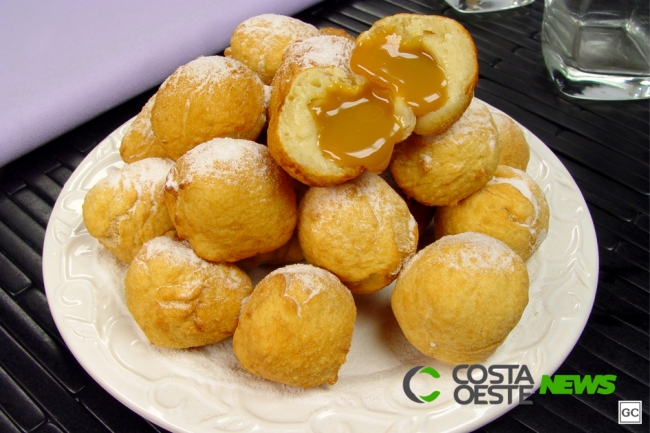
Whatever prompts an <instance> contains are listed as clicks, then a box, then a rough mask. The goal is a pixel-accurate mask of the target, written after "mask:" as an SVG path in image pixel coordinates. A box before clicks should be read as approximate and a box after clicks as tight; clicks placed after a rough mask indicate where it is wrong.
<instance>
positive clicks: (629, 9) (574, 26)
mask: <svg viewBox="0 0 650 433" xmlns="http://www.w3.org/2000/svg"><path fill="white" fill-rule="evenodd" d="M649 4H650V1H648V0H546V3H545V5H546V7H545V10H544V21H543V24H542V52H543V54H544V61H545V63H546V67H547V68H548V70H549V72H550V74H551V78H552V79H553V81H554V82H555V83H556V84H557V86H558V87H559V88H560V90H561V91H562V92H563V93H565V94H567V95H569V96H573V97H577V98H583V99H601V100H624V99H642V98H650V38H649V31H648V28H649V25H648V23H649V22H650V17H649Z"/></svg>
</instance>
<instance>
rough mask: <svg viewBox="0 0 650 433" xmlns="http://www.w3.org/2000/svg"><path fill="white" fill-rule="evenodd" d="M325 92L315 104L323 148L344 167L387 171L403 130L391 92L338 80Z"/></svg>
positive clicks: (314, 109) (321, 146)
mask: <svg viewBox="0 0 650 433" xmlns="http://www.w3.org/2000/svg"><path fill="white" fill-rule="evenodd" d="M326 95H327V96H326V97H325V98H324V100H322V101H320V102H319V103H318V105H314V106H313V107H312V113H313V114H314V118H315V119H316V122H317V124H318V129H319V134H318V145H319V147H320V150H321V152H323V153H324V154H326V155H327V156H328V157H330V158H331V159H333V160H334V161H336V162H337V163H338V164H340V165H342V166H344V167H350V166H359V165H363V166H364V167H366V169H367V170H368V171H370V172H371V173H381V172H382V171H384V170H385V169H386V167H387V166H388V163H389V162H390V157H391V154H392V152H393V146H394V144H395V142H396V141H397V139H398V136H399V135H400V134H401V131H402V122H401V121H400V119H399V118H398V117H397V116H395V115H394V114H393V98H392V95H391V94H390V92H389V91H387V90H386V89H382V88H373V87H371V86H368V85H365V86H356V85H343V84H340V83H339V84H336V85H334V86H332V87H330V88H329V89H328V91H327V94H326Z"/></svg>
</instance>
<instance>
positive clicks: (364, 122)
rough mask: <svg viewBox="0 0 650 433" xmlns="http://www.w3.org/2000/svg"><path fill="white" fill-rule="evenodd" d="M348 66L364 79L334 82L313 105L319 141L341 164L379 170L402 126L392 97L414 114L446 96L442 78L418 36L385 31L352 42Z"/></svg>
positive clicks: (438, 103) (437, 104)
mask: <svg viewBox="0 0 650 433" xmlns="http://www.w3.org/2000/svg"><path fill="white" fill-rule="evenodd" d="M350 69H351V70H352V71H353V72H355V73H357V74H359V75H362V76H364V77H366V78H367V79H368V82H367V83H366V84H364V85H357V86H355V85H343V84H337V85H335V86H333V87H331V88H328V89H327V93H326V96H325V98H323V99H322V100H319V101H317V102H315V103H314V104H312V106H311V109H312V113H313V115H314V119H315V120H316V124H317V126H318V131H319V135H318V145H319V147H320V149H321V151H322V152H323V153H324V154H326V155H327V156H328V157H330V158H331V159H333V160H334V161H336V162H337V163H338V164H339V165H341V166H344V167H350V166H364V167H365V168H366V169H367V170H368V171H370V172H371V173H381V172H382V171H384V170H385V169H386V167H387V166H388V164H389V162H390V158H391V154H392V152H393V147H394V145H395V143H396V142H397V140H398V139H399V138H400V137H401V134H402V130H403V126H404V125H403V124H402V122H401V119H400V118H398V116H395V115H394V114H393V112H394V104H393V98H394V97H395V96H397V97H401V98H403V99H404V100H405V101H406V103H407V104H408V105H409V106H410V107H411V109H412V110H413V113H414V114H415V115H416V116H421V115H423V114H426V113H429V112H431V111H434V110H437V109H438V108H440V107H442V106H443V105H444V104H445V102H446V101H447V98H448V96H447V77H446V75H445V72H444V70H443V69H442V68H441V67H440V65H438V63H437V62H436V61H435V59H434V58H433V57H432V56H431V55H430V54H429V53H427V52H426V51H425V50H424V49H423V47H422V40H421V38H419V37H415V38H410V39H406V40H402V38H401V37H400V36H399V35H397V34H394V33H392V32H390V30H388V31H387V30H386V29H382V30H380V31H378V32H376V33H375V34H374V35H373V37H372V38H370V39H364V40H362V41H358V42H357V45H356V47H355V49H354V51H353V52H352V58H351V61H350Z"/></svg>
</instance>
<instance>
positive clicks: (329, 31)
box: [320, 27, 356, 42]
mask: <svg viewBox="0 0 650 433" xmlns="http://www.w3.org/2000/svg"><path fill="white" fill-rule="evenodd" d="M320 34H321V35H330V36H341V37H343V38H348V39H350V40H351V41H352V42H354V41H355V40H356V38H355V37H354V36H352V35H350V34H349V33H348V32H346V31H345V30H343V29H339V28H337V27H323V28H322V29H320Z"/></svg>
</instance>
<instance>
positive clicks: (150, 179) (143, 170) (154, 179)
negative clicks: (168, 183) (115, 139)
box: [105, 158, 174, 205]
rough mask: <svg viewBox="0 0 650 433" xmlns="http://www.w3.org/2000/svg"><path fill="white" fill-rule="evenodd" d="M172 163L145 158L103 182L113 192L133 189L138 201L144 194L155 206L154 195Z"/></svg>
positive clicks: (166, 160) (168, 160)
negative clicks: (148, 196) (146, 194)
mask: <svg viewBox="0 0 650 433" xmlns="http://www.w3.org/2000/svg"><path fill="white" fill-rule="evenodd" d="M173 165H174V162H173V161H172V160H170V159H165V158H145V159H141V160H139V161H136V162H133V163H131V164H127V165H125V166H124V167H122V168H121V169H120V170H118V171H115V172H113V173H111V174H110V175H108V177H106V178H105V182H107V184H108V185H109V187H110V188H112V189H114V190H119V189H120V188H123V189H133V190H135V191H136V192H137V194H138V199H140V198H141V197H142V196H143V194H144V193H146V192H148V193H149V194H150V196H151V197H150V198H151V202H152V203H154V205H155V204H156V199H155V193H156V190H157V189H162V188H163V186H164V184H165V180H166V178H167V173H169V170H170V169H171V168H172V167H173Z"/></svg>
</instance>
